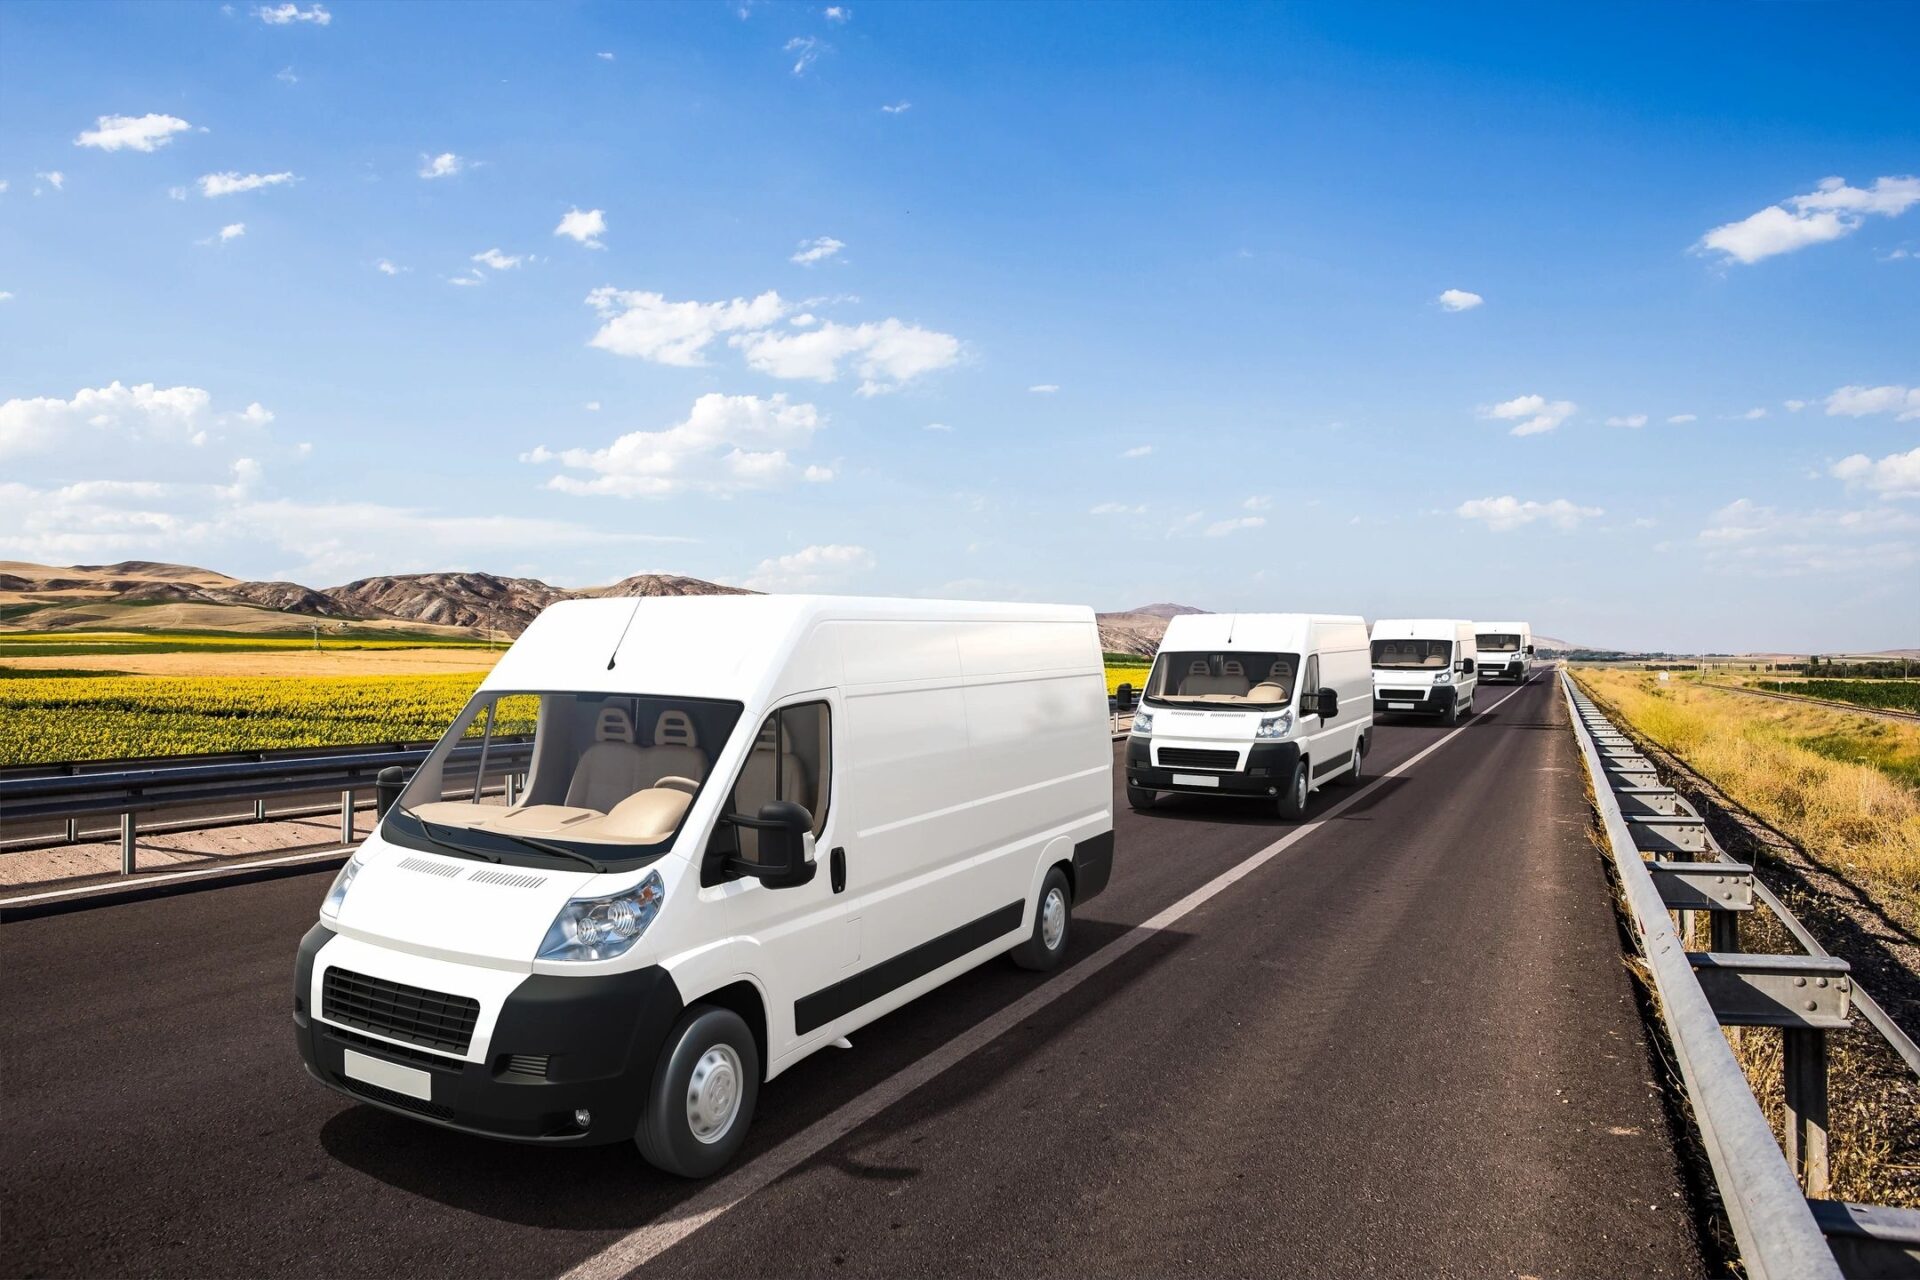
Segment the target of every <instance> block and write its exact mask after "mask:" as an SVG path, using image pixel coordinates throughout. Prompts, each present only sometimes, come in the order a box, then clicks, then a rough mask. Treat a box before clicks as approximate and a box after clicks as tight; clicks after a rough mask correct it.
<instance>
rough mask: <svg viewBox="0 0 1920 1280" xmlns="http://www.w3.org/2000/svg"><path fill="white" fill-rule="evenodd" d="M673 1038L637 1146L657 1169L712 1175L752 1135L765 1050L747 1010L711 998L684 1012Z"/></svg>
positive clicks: (695, 1175) (650, 1094) (657, 1071)
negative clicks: (744, 1012) (746, 1019)
mask: <svg viewBox="0 0 1920 1280" xmlns="http://www.w3.org/2000/svg"><path fill="white" fill-rule="evenodd" d="M667 1044H668V1048H667V1049H666V1051H665V1052H664V1053H662V1054H661V1056H660V1063H659V1065H658V1066H656V1067H655V1068H654V1070H653V1083H652V1085H651V1087H650V1088H649V1090H648V1093H647V1105H646V1109H645V1110H644V1111H643V1112H642V1113H641V1116H640V1127H639V1129H638V1130H637V1131H636V1132H635V1133H634V1135H633V1141H634V1145H635V1146H637V1147H639V1148H640V1154H641V1156H642V1157H644V1158H645V1160H646V1162H647V1163H648V1164H650V1165H652V1166H653V1167H654V1168H656V1169H664V1170H666V1171H667V1172H668V1173H674V1174H678V1175H680V1176H681V1177H683V1178H705V1177H709V1176H711V1175H712V1174H715V1173H718V1172H719V1171H720V1170H721V1169H722V1168H723V1167H724V1166H725V1165H726V1164H727V1162H728V1161H730V1160H732V1159H733V1157H734V1155H735V1154H736V1153H738V1152H739V1150H740V1146H741V1144H742V1143H744V1142H745V1141H746V1140H747V1126H748V1125H749V1124H751V1123H752V1122H753V1107H754V1103H755V1102H757V1101H758V1100H759V1097H760V1053H759V1050H758V1049H756V1048H755V1047H754V1043H753V1032H752V1031H751V1030H749V1029H748V1027H747V1024H746V1023H745V1022H744V1021H743V1020H742V1019H741V1017H740V1015H739V1014H737V1013H735V1012H734V1011H733V1010H731V1009H719V1008H715V1007H714V1006H713V1005H706V1004H697V1005H695V1006H693V1008H691V1009H689V1010H687V1011H686V1013H685V1014H684V1015H682V1017H681V1019H680V1022H679V1025H678V1026H676V1027H675V1028H674V1029H673V1035H672V1036H671V1037H669V1039H668V1041H667Z"/></svg>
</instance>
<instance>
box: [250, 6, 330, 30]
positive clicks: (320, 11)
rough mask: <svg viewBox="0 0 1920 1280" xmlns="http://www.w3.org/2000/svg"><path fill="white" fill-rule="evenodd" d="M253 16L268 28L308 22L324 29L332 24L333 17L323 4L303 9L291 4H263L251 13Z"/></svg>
mask: <svg viewBox="0 0 1920 1280" xmlns="http://www.w3.org/2000/svg"><path fill="white" fill-rule="evenodd" d="M253 16H254V17H256V18H258V19H260V21H262V22H264V23H266V24H267V25H268V26H270V27H284V26H287V25H288V24H289V23H294V22H310V23H312V24H313V25H314V26H316V27H324V26H328V25H330V24H331V23H332V22H333V15H332V14H331V13H328V12H327V6H325V5H323V4H313V5H309V6H308V7H307V8H305V9H302V8H301V7H300V6H299V5H297V4H291V3H288V4H274V5H265V4H263V5H261V6H260V7H259V8H257V9H255V10H254V11H253Z"/></svg>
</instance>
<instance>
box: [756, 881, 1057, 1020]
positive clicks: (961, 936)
mask: <svg viewBox="0 0 1920 1280" xmlns="http://www.w3.org/2000/svg"><path fill="white" fill-rule="evenodd" d="M1025 914H1026V908H1025V906H1024V905H1023V904H1021V903H1018V902H1009V903H1008V904H1007V905H1006V906H1004V907H999V908H996V909H995V910H992V911H989V912H987V914H985V915H983V916H981V917H980V918H979V919H978V920H974V921H971V922H969V923H967V924H963V925H961V926H960V927H959V928H958V929H952V930H949V931H948V932H946V933H943V934H941V935H940V936H939V937H937V938H931V939H928V940H927V941H926V942H923V943H921V944H920V945H919V946H917V947H912V948H909V949H908V950H906V951H902V952H901V953H900V954H899V955H897V956H895V957H893V958H892V959H891V960H882V961H881V962H880V963H879V964H876V965H874V966H873V967H872V968H870V969H862V970H861V971H860V972H859V973H856V974H854V975H853V976H852V977H851V978H842V979H841V980H840V981H838V982H836V983H834V984H833V985H832V986H830V987H822V988H821V989H820V990H818V991H816V992H814V993H813V994H812V995H810V996H802V997H800V999H798V1000H796V1001H794V1004H793V1029H794V1030H795V1031H796V1032H797V1033H799V1034H800V1035H806V1034H807V1033H808V1032H809V1031H816V1030H818V1029H819V1028H821V1027H824V1026H826V1025H827V1024H828V1023H829V1022H832V1021H833V1020H834V1019H835V1018H841V1017H845V1016H846V1015H847V1014H849V1013H852V1012H853V1011H854V1010H855V1009H858V1008H859V1007H860V1006H861V1005H863V1004H872V1003H873V1002H874V1001H875V1000H878V999H879V998H880V997H882V996H884V995H887V994H888V993H889V992H893V991H897V990H899V989H900V988H901V987H904V986H906V985H907V984H908V983H909V982H913V981H915V980H916V979H919V978H924V977H926V976H927V975H928V974H930V973H932V972H933V971H934V970H935V969H938V968H939V967H940V966H941V965H945V964H952V963H953V962H954V961H955V960H958V959H959V958H960V957H961V956H964V955H966V954H967V953H968V952H969V951H976V950H978V949H979V948H981V947H984V946H986V945H987V944H988V943H989V942H992V941H993V940H994V939H996V938H1001V937H1005V936H1006V935H1007V934H1009V933H1012V932H1013V931H1014V930H1015V929H1018V928H1019V927H1020V920H1021V918H1022V917H1023V916H1024V915H1025Z"/></svg>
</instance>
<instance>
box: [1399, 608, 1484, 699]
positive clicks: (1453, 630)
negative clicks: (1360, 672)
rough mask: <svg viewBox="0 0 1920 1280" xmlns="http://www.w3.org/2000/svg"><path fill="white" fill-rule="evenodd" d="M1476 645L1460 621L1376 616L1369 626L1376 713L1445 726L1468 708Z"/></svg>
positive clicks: (1476, 667)
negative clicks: (1428, 718)
mask: <svg viewBox="0 0 1920 1280" xmlns="http://www.w3.org/2000/svg"><path fill="white" fill-rule="evenodd" d="M1479 684H1480V677H1479V645H1478V642H1477V641H1476V640H1475V638H1474V629H1473V624H1472V623H1471V622H1467V621H1465V620H1464V619H1461V618H1382V619H1380V620H1379V621H1378V622H1376V623H1374V624H1373V710H1374V713H1375V714H1376V715H1378V714H1387V715H1403V716H1438V717H1440V718H1441V719H1442V720H1444V721H1445V722H1446V723H1448V724H1453V723H1454V722H1455V721H1457V720H1459V719H1460V717H1461V715H1463V714H1464V713H1467V712H1470V711H1472V710H1473V695H1474V691H1475V690H1476V689H1478V688H1479Z"/></svg>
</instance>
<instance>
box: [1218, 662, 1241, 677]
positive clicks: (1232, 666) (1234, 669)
mask: <svg viewBox="0 0 1920 1280" xmlns="http://www.w3.org/2000/svg"><path fill="white" fill-rule="evenodd" d="M1220 674H1221V675H1223V676H1245V675H1246V674H1247V669H1246V668H1245V667H1243V666H1241V665H1240V659H1238V658H1228V659H1227V660H1226V661H1225V662H1224V663H1222V664H1221V666H1220Z"/></svg>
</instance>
